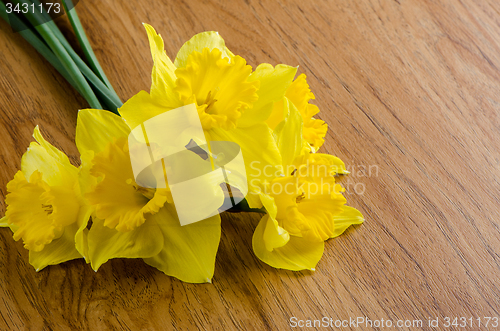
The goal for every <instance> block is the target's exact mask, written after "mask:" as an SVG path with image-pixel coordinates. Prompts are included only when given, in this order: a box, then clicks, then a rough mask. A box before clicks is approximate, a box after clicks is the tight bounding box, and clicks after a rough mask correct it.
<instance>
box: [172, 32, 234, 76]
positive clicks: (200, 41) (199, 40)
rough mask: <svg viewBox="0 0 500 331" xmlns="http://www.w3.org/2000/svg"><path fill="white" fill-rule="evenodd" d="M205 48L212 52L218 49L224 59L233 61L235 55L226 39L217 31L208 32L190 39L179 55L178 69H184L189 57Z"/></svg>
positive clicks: (176, 61)
mask: <svg viewBox="0 0 500 331" xmlns="http://www.w3.org/2000/svg"><path fill="white" fill-rule="evenodd" d="M204 48H208V49H209V50H210V51H211V50H213V49H214V48H217V49H218V50H219V51H221V52H222V57H223V58H228V59H231V58H232V57H233V56H234V54H233V53H231V51H230V50H229V49H228V48H227V47H226V45H225V43H224V39H222V37H221V36H220V35H219V33H218V32H215V31H206V32H202V33H198V34H197V35H194V36H193V37H192V38H191V39H189V40H188V41H187V42H186V43H184V45H182V47H181V49H180V50H179V52H178V53H177V57H176V58H175V61H174V64H175V66H176V67H177V68H183V67H185V66H186V64H187V60H188V57H189V55H190V54H191V53H193V52H199V53H201V52H202V51H203V49H204Z"/></svg>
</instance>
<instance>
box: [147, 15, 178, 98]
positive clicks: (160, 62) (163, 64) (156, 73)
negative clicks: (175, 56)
mask: <svg viewBox="0 0 500 331" xmlns="http://www.w3.org/2000/svg"><path fill="white" fill-rule="evenodd" d="M144 27H145V28H146V32H147V34H148V39H149V46H150V48H151V56H152V57H153V61H154V66H153V72H152V74H151V79H152V83H151V95H152V96H153V97H154V98H155V99H156V100H158V101H159V102H161V103H162V104H164V105H170V104H172V103H175V102H176V100H177V97H176V95H175V93H174V92H173V88H174V87H175V80H176V77H175V69H176V67H175V66H174V64H173V63H172V61H171V60H170V58H169V57H168V56H167V54H166V53H165V49H164V44H163V39H162V38H161V36H160V35H159V34H157V33H156V31H155V29H154V28H153V27H152V26H151V25H149V24H145V23H144ZM173 108H175V107H173Z"/></svg>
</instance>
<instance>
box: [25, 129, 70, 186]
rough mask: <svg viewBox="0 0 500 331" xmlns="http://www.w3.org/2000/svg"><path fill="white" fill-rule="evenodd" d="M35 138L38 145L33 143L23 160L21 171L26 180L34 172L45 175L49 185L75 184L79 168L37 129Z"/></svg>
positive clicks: (44, 177)
mask: <svg viewBox="0 0 500 331" xmlns="http://www.w3.org/2000/svg"><path fill="white" fill-rule="evenodd" d="M33 137H34V138H35V139H36V140H37V142H38V143H36V142H32V143H31V144H30V147H29V148H28V150H27V151H26V153H24V155H23V157H22V159H21V169H22V171H23V173H24V176H25V177H26V178H30V176H31V174H33V172H34V171H39V172H40V173H42V174H43V179H44V181H45V182H46V183H47V184H49V185H67V184H68V183H70V182H74V179H75V178H76V174H77V172H78V170H77V168H76V167H75V166H73V165H71V163H70V162H69V159H68V157H67V156H66V154H64V153H63V152H61V151H60V150H58V149H57V148H55V147H54V146H52V145H51V144H49V143H48V142H47V141H46V140H45V139H44V138H43V137H42V134H41V133H40V130H39V128H38V126H36V127H35V130H34V133H33Z"/></svg>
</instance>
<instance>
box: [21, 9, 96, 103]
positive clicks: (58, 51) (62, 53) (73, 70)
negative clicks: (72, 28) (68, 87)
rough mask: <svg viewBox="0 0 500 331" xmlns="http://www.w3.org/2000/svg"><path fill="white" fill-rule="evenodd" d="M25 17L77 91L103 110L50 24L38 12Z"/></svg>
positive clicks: (28, 13)
mask: <svg viewBox="0 0 500 331" xmlns="http://www.w3.org/2000/svg"><path fill="white" fill-rule="evenodd" d="M14 2H16V3H19V4H27V5H28V6H30V5H31V3H30V2H29V1H28V0H14ZM25 15H26V18H27V19H28V20H29V21H30V22H31V24H32V25H33V26H34V27H35V29H36V30H37V31H38V33H40V35H41V36H42V38H43V39H44V40H45V42H46V43H47V45H48V46H49V47H50V49H51V50H52V52H53V53H54V54H55V56H56V57H57V58H58V59H59V61H60V62H61V64H62V66H63V67H64V69H65V70H66V71H67V72H68V74H69V75H70V76H71V79H72V80H73V81H74V82H75V84H76V86H77V90H78V91H79V92H80V93H81V94H82V96H83V97H84V98H85V100H87V102H88V103H89V105H90V106H91V107H92V108H95V109H102V106H101V104H100V102H99V100H98V99H97V97H96V95H95V94H94V91H92V89H91V88H90V85H89V84H88V82H87V80H86V79H85V77H83V75H82V73H81V72H80V69H79V68H78V66H77V65H76V64H75V62H74V61H73V59H72V58H71V56H70V55H69V54H68V52H67V50H66V49H65V47H64V46H63V45H62V44H61V42H60V41H59V39H58V38H56V36H55V35H54V32H53V31H52V29H51V28H50V24H47V23H44V20H43V19H42V17H41V16H42V15H41V14H39V13H38V12H36V11H35V12H31V11H28V12H27V13H26V14H25Z"/></svg>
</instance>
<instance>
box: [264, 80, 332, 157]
mask: <svg viewBox="0 0 500 331" xmlns="http://www.w3.org/2000/svg"><path fill="white" fill-rule="evenodd" d="M285 96H286V97H287V98H288V100H289V101H290V102H292V103H293V105H294V106H295V107H296V108H297V110H298V111H299V113H300V115H301V117H302V123H303V129H302V134H303V138H304V141H305V142H306V143H307V144H308V145H309V147H310V149H311V151H313V152H316V151H318V149H319V148H320V147H321V146H322V145H323V143H324V142H325V140H324V138H325V135H326V131H327V130H328V125H327V124H326V123H325V122H324V121H322V120H320V119H317V118H314V117H313V116H315V115H317V114H318V113H319V108H318V107H317V106H316V105H313V104H310V103H309V101H310V100H311V99H314V98H315V97H314V94H313V93H312V92H311V90H310V89H309V84H307V80H306V75H305V74H301V75H299V76H298V77H297V79H295V80H294V81H293V82H292V84H290V87H288V89H287V91H286V93H285ZM286 111H287V110H286V108H285V107H284V104H283V101H280V102H277V103H275V105H274V108H273V111H272V114H271V116H270V117H269V118H268V119H267V121H266V123H267V124H268V125H269V127H270V128H271V129H273V130H274V129H275V128H276V126H277V125H278V124H279V123H281V122H282V121H283V119H284V116H286Z"/></svg>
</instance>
